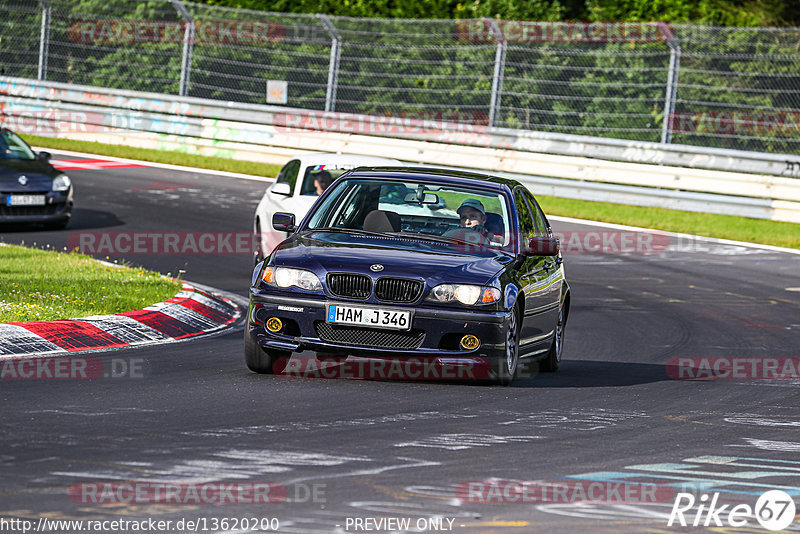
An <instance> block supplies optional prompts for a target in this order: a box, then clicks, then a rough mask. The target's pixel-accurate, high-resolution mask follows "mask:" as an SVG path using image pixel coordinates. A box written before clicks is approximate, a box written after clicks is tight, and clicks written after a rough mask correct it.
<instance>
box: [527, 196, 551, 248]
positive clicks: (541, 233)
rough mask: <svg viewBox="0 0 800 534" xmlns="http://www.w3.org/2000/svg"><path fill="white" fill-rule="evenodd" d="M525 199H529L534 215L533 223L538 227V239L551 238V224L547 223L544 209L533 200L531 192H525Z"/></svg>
mask: <svg viewBox="0 0 800 534" xmlns="http://www.w3.org/2000/svg"><path fill="white" fill-rule="evenodd" d="M525 198H526V199H528V204H529V205H530V209H531V213H532V214H533V223H534V225H535V226H536V237H550V223H549V222H547V218H546V217H545V216H544V212H543V211H542V208H540V207H539V203H538V202H536V199H535V198H533V195H532V194H531V193H530V191H527V190H526V191H525Z"/></svg>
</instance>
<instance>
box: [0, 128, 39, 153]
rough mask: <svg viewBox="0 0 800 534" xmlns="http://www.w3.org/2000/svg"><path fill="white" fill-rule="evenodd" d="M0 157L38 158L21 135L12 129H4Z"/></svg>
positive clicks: (0, 141)
mask: <svg viewBox="0 0 800 534" xmlns="http://www.w3.org/2000/svg"><path fill="white" fill-rule="evenodd" d="M0 159H36V154H35V153H34V152H33V150H31V148H30V147H29V146H28V145H27V144H26V143H25V141H23V140H22V138H21V137H20V136H18V135H17V134H15V133H14V132H12V131H11V130H2V134H0Z"/></svg>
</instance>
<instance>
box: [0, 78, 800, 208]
mask: <svg viewBox="0 0 800 534" xmlns="http://www.w3.org/2000/svg"><path fill="white" fill-rule="evenodd" d="M0 105H2V111H0V114H2V115H4V116H5V117H6V120H7V122H10V123H11V124H12V125H14V124H16V125H17V126H18V128H17V129H18V130H19V131H21V132H22V133H23V134H24V133H25V132H26V129H29V126H33V127H34V129H37V130H38V131H29V132H28V133H39V134H40V135H42V134H45V135H47V134H50V135H58V136H62V137H73V138H81V139H91V140H97V141H102V142H111V143H126V144H131V145H135V146H141V147H148V148H163V149H175V148H179V149H182V150H186V149H187V147H189V146H191V147H192V148H193V150H195V151H197V152H198V153H203V154H213V155H226V156H230V157H239V158H242V159H251V160H256V161H275V155H276V154H277V155H278V156H279V157H280V158H285V157H286V156H288V155H289V154H292V153H296V152H298V151H333V152H337V151H341V152H353V153H362V154H383V155H387V154H389V155H391V156H392V157H395V158H398V159H402V160H406V161H413V162H419V163H426V164H434V165H449V166H457V167H470V168H476V169H484V170H490V171H493V172H506V173H514V174H517V175H528V176H531V175H532V176H553V177H557V178H561V179H566V180H562V184H561V185H560V188H561V189H562V190H563V188H564V187H569V186H571V187H573V189H575V188H577V189H580V190H582V191H584V192H592V196H590V197H587V196H583V195H581V196H578V197H577V198H587V199H594V198H595V197H596V195H597V194H599V193H600V192H601V191H602V196H603V197H604V198H603V200H616V198H615V197H611V198H609V196H610V194H611V193H612V192H614V191H616V192H618V193H620V194H621V193H622V190H621V189H619V187H620V186H624V187H627V188H628V189H627V190H626V191H627V193H626V195H625V196H626V198H630V196H631V193H632V192H631V189H630V188H631V186H633V187H635V188H636V190H637V192H636V196H637V197H638V198H639V199H640V201H639V202H636V203H638V204H642V205H655V206H663V205H664V202H663V199H664V198H669V199H671V200H672V202H671V203H672V204H673V205H674V204H675V203H676V201H678V199H679V198H682V199H683V201H682V202H680V205H682V206H686V207H684V209H693V210H697V211H709V212H715V213H730V214H736V215H748V216H751V217H759V218H769V219H773V220H782V221H791V222H800V179H797V178H792V177H790V176H795V175H798V174H800V156H792V155H784V156H779V155H772V154H760V153H748V152H735V151H724V150H718V149H697V148H695V147H688V146H684V147H680V146H676V145H670V146H667V145H658V144H647V143H639V142H631V141H620V140H609V139H601V138H590V137H579V136H566V135H560V134H542V133H537V132H524V131H519V130H506V129H497V128H487V127H485V126H478V125H465V124H459V123H457V122H447V121H444V120H441V117H439V118H438V119H437V120H426V119H424V118H422V119H419V118H415V117H408V116H406V117H373V116H367V115H353V114H341V113H325V112H313V111H308V110H296V109H291V108H283V107H277V106H257V105H252V104H239V103H229V104H228V105H225V104H224V103H221V102H219V101H212V100H201V99H193V98H180V97H174V96H168V95H159V94H153V93H140V92H132V91H123V90H112V89H104V88H95V87H83V86H74V85H68V84H58V83H50V82H37V81H33V80H25V79H18V78H7V77H0ZM26 121H28V122H27V123H26ZM59 122H60V124H61V126H58V125H57V123H59ZM26 124H27V125H29V126H28V127H26V126H25V125H26ZM620 160H625V161H620ZM642 162H646V163H642ZM654 163H658V164H654ZM678 164H680V165H681V166H679V165H678ZM732 169H736V170H738V171H739V172H731V170H732ZM745 170H747V171H748V172H742V171H745ZM757 173H758V174H757ZM588 183H593V184H594V187H588V186H587V185H588ZM612 184H614V185H616V186H617V187H616V188H614V187H612ZM686 195H690V196H691V195H694V197H691V198H687V197H686ZM698 195H701V196H698ZM572 196H575V195H572ZM647 197H650V198H651V199H652V202H646V201H643V200H642V199H645V198H647ZM714 199H716V200H714ZM598 200H599V199H598ZM617 201H622V200H617ZM748 201H749V202H748ZM704 205H705V206H706V209H703V206H704Z"/></svg>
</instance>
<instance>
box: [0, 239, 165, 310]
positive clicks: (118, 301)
mask: <svg viewBox="0 0 800 534" xmlns="http://www.w3.org/2000/svg"><path fill="white" fill-rule="evenodd" d="M0 265H2V266H3V268H2V269H0V323H8V322H13V321H50V320H57V319H70V318H78V317H86V316H88V315H101V314H111V313H120V312H125V311H130V310H138V309H141V308H143V307H145V306H149V305H150V304H153V303H156V302H161V301H163V300H166V299H169V298H171V297H174V296H175V294H176V293H178V291H180V289H181V284H180V282H178V281H176V280H168V279H164V278H162V277H161V275H159V274H158V273H154V272H150V271H145V270H144V269H137V268H131V267H119V268H118V267H110V266H107V265H103V264H102V263H99V262H97V261H96V260H94V259H92V258H91V257H89V256H85V255H83V254H77V253H66V252H57V251H49V250H39V249H32V248H27V247H22V246H18V245H6V246H0Z"/></svg>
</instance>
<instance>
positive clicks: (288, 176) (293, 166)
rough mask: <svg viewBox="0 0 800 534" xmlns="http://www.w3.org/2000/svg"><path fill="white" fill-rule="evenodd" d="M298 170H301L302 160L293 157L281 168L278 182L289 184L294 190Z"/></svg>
mask: <svg viewBox="0 0 800 534" xmlns="http://www.w3.org/2000/svg"><path fill="white" fill-rule="evenodd" d="M298 172H300V160H298V159H293V160H292V161H290V162H289V163H287V164H286V165H285V166H284V167H283V169H282V170H281V172H280V174H278V179H277V182H278V183H279V184H283V183H286V184H289V185H290V186H291V188H292V191H294V184H296V183H297V174H298Z"/></svg>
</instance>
